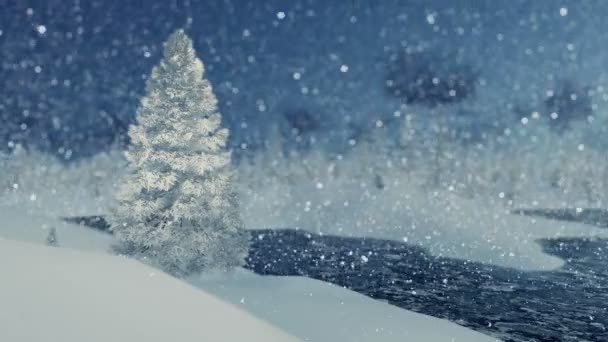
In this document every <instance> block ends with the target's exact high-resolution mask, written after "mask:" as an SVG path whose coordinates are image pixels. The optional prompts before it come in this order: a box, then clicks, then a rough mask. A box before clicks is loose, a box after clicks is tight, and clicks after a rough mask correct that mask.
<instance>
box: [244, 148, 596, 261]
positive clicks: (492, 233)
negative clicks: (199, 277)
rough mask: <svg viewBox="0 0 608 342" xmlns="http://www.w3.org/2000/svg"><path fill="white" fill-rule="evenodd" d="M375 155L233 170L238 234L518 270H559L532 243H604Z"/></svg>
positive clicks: (588, 229)
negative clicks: (391, 249)
mask: <svg viewBox="0 0 608 342" xmlns="http://www.w3.org/2000/svg"><path fill="white" fill-rule="evenodd" d="M377 155H380V158H375V156H374V154H373V153H372V152H365V153H363V152H360V153H356V154H352V155H348V156H345V157H344V159H342V160H335V159H334V160H330V159H328V158H326V157H325V156H322V155H315V154H312V155H308V156H304V157H303V158H302V159H301V160H295V161H294V160H277V159H275V160H274V162H273V161H272V159H271V158H270V157H269V156H262V157H267V158H268V159H267V160H264V159H262V158H259V159H258V160H256V161H255V162H254V163H253V164H252V165H250V166H248V167H247V168H242V169H241V172H242V174H241V179H242V180H241V182H242V184H243V187H242V189H241V193H242V206H241V207H242V210H243V219H244V221H245V225H246V227H255V228H285V227H288V228H301V229H305V230H308V231H314V232H317V233H325V234H335V235H343V236H357V237H366V236H367V237H375V238H383V239H394V240H398V241H406V242H409V243H413V244H417V245H420V246H423V247H426V248H428V249H429V250H430V252H431V253H433V254H434V255H438V256H447V257H454V258H461V259H468V260H472V261H478V262H482V263H490V264H495V265H500V266H507V267H515V268H519V269H524V270H549V269H554V268H557V267H560V266H561V265H563V260H561V259H559V258H557V257H554V256H551V255H548V254H545V253H543V251H542V249H541V247H540V245H539V244H538V243H537V242H536V240H538V239H545V238H557V237H588V236H597V237H608V230H606V229H601V228H597V227H593V226H589V225H584V224H577V223H567V222H559V221H553V220H547V219H541V218H532V217H521V216H518V215H513V214H511V213H510V212H511V210H512V209H513V208H512V207H509V205H507V204H505V200H503V199H500V198H499V196H498V195H496V196H494V197H490V196H486V195H483V196H481V195H480V196H466V195H464V194H462V193H458V189H456V188H457V185H456V186H454V189H451V188H450V187H443V186H432V185H428V184H426V183H425V181H424V180H421V178H422V177H428V175H421V174H417V173H416V172H407V171H405V170H403V169H400V168H398V167H396V166H395V164H393V166H392V167H386V166H384V167H383V166H382V165H383V164H384V165H386V164H387V160H386V159H384V160H383V157H382V155H381V153H380V151H377ZM390 161H391V160H390V159H389V160H388V162H390ZM420 171H421V172H426V170H420ZM470 171H471V173H472V174H474V172H475V169H471V170H470ZM496 194H498V192H496ZM537 195H543V194H542V193H538V194H537Z"/></svg>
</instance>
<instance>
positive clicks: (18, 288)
mask: <svg viewBox="0 0 608 342" xmlns="http://www.w3.org/2000/svg"><path fill="white" fill-rule="evenodd" d="M0 272H1V273H2V284H1V285H0V303H2V310H0V340H3V341H12V342H34V341H49V342H53V341H57V342H81V341H91V342H94V341H99V342H102V341H103V342H107V341H159V342H160V341H163V342H165V341H173V340H178V341H201V340H209V339H211V340H213V341H277V342H279V341H297V339H296V338H294V337H292V336H289V335H288V334H286V333H284V332H282V331H281V330H280V329H279V328H276V327H274V326H272V325H270V324H268V323H265V322H263V321H262V320H260V319H259V318H255V317H253V316H252V315H249V314H246V313H245V312H243V311H242V310H240V309H238V308H236V307H234V306H232V305H228V304H226V303H224V302H222V301H221V300H219V299H217V298H216V297H214V296H212V295H210V294H208V293H206V292H204V291H199V290H198V289H196V288H193V287H192V286H188V285H187V284H186V283H184V282H182V281H179V280H177V279H175V278H172V277H170V276H168V275H166V274H163V273H161V272H158V271H156V270H154V269H152V268H150V267H147V266H145V265H143V264H141V263H138V262H136V261H133V260H128V259H125V258H120V257H113V256H108V255H103V254H93V253H87V252H78V251H75V250H70V249H64V248H53V247H43V246H37V245H34V244H29V243H21V242H16V241H11V240H2V241H0ZM237 325H238V329H234V327H235V326H237Z"/></svg>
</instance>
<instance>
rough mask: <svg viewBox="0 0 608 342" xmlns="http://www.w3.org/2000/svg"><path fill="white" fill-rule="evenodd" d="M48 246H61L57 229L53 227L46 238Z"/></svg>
mask: <svg viewBox="0 0 608 342" xmlns="http://www.w3.org/2000/svg"><path fill="white" fill-rule="evenodd" d="M46 245H47V246H52V247H57V246H59V243H58V242H57V230H56V229H55V227H51V229H50V230H49V234H48V235H47V236H46Z"/></svg>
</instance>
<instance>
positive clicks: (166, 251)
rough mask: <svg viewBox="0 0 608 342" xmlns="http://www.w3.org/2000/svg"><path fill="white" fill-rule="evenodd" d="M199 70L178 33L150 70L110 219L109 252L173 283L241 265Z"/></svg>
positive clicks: (232, 196)
mask: <svg viewBox="0 0 608 342" xmlns="http://www.w3.org/2000/svg"><path fill="white" fill-rule="evenodd" d="M203 74H204V67H203V63H202V62H201V60H199V59H198V58H197V57H196V55H195V51H194V49H193V46H192V41H191V40H190V39H189V38H188V37H187V36H186V34H185V33H184V31H183V30H178V31H176V32H175V33H173V34H172V35H171V36H170V37H169V39H168V41H167V42H166V43H165V47H164V58H163V59H162V61H161V62H160V64H159V65H157V66H156V67H155V68H154V69H153V70H152V75H151V76H150V78H149V79H148V81H147V94H146V96H145V97H144V98H143V99H142V101H141V105H140V108H139V111H138V114H137V125H134V126H131V127H130V129H129V136H130V138H131V146H130V148H129V151H128V152H127V153H126V158H127V160H128V162H129V164H130V169H131V170H130V173H129V175H127V176H126V179H125V180H124V182H123V184H122V186H121V187H120V189H119V191H118V193H117V196H116V199H117V203H116V206H115V208H114V210H113V212H112V214H111V216H110V223H111V224H112V229H113V231H114V233H115V234H116V236H117V238H118V241H119V242H118V244H117V245H116V246H115V249H116V250H117V251H118V252H120V253H123V254H126V255H131V256H134V257H136V258H138V259H142V260H145V261H147V262H149V263H151V264H153V265H156V266H158V267H160V268H162V269H163V270H165V271H167V272H168V273H171V274H173V275H176V276H187V275H189V274H191V273H194V272H198V271H200V270H202V269H206V268H229V267H233V266H239V265H241V264H243V262H244V258H245V256H246V253H247V249H248V238H247V237H246V234H245V233H244V232H243V231H242V222H241V219H240V217H239V212H238V206H237V198H236V193H235V191H234V190H233V187H232V178H233V177H232V172H231V170H230V152H228V151H227V150H226V140H227V138H228V131H227V130H226V129H223V128H220V121H221V116H220V114H219V113H218V111H217V100H216V98H215V96H214V94H213V91H212V88H211V85H210V83H209V82H208V81H207V80H205V79H203Z"/></svg>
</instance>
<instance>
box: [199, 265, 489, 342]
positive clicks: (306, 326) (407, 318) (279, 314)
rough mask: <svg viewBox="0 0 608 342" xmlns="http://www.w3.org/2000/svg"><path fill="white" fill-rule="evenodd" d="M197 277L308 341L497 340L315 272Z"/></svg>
mask: <svg viewBox="0 0 608 342" xmlns="http://www.w3.org/2000/svg"><path fill="white" fill-rule="evenodd" d="M191 281H192V283H194V284H195V285H196V286H199V287H201V288H203V289H205V290H207V291H209V292H211V293H214V294H216V295H218V296H219V297H220V298H222V299H224V300H227V301H230V302H232V303H234V304H236V305H239V306H240V307H242V308H244V309H245V310H247V311H249V312H251V313H253V314H255V316H257V317H261V318H263V319H265V320H267V321H269V322H272V323H273V324H275V325H277V326H279V327H282V328H283V329H285V330H286V331H288V332H290V333H292V334H293V335H295V336H297V337H299V338H301V339H303V340H304V341H311V342H324V341H352V342H361V341H370V342H372V341H373V342H376V341H377V342H380V341H382V342H389V341H390V342H392V341H395V342H397V341H399V342H402V341H425V342H440V341H442V342H443V341H445V342H476V341H480V342H481V341H488V342H490V341H497V340H496V339H494V338H491V337H488V336H485V335H483V334H480V333H478V332H475V331H473V330H469V329H466V328H464V327H461V326H459V325H457V324H455V323H452V322H449V321H446V320H442V319H437V318H434V317H430V316H426V315H422V314H419V313H414V312H411V311H407V310H403V309H399V308H398V307H396V306H392V305H389V304H386V303H383V302H381V301H377V300H373V299H371V298H368V297H366V296H363V295H361V294H358V293H356V292H353V291H349V290H346V289H344V288H341V287H338V286H334V285H331V284H328V283H325V282H322V281H318V280H314V279H309V278H300V277H268V276H259V275H256V274H253V273H249V272H246V271H240V272H237V273H235V274H233V275H232V276H230V277H226V276H225V275H224V276H219V277H214V276H212V275H206V276H203V277H201V278H197V279H192V280H191Z"/></svg>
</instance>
